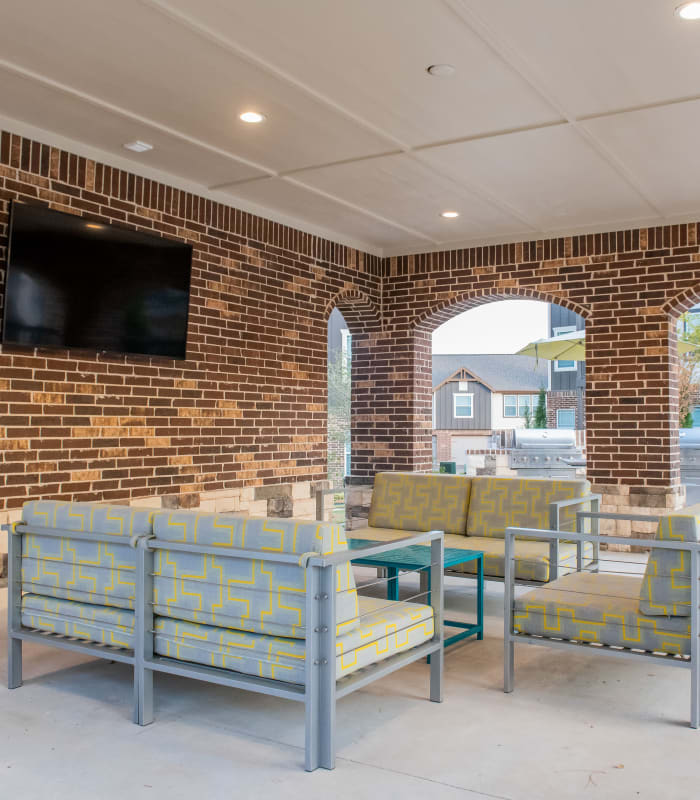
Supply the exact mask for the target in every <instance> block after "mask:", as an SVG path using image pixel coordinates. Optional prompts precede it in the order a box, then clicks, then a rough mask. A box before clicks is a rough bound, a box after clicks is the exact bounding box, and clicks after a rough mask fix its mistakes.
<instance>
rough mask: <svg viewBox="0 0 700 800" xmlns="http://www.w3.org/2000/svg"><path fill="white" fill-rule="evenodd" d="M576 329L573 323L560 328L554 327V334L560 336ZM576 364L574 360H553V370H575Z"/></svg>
mask: <svg viewBox="0 0 700 800" xmlns="http://www.w3.org/2000/svg"><path fill="white" fill-rule="evenodd" d="M575 330H576V326H575V325H564V326H562V327H561V328H555V329H554V335H555V336H561V335H562V334H563V333H573V332H574V331H575ZM577 369H578V365H577V363H576V362H575V361H555V362H554V371H555V372H576V370H577Z"/></svg>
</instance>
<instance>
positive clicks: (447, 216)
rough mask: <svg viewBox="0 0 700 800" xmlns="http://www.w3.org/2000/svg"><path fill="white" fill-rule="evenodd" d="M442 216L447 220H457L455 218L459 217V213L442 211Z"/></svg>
mask: <svg viewBox="0 0 700 800" xmlns="http://www.w3.org/2000/svg"><path fill="white" fill-rule="evenodd" d="M440 216H441V217H444V218H445V219H455V217H458V216H459V211H441V212H440Z"/></svg>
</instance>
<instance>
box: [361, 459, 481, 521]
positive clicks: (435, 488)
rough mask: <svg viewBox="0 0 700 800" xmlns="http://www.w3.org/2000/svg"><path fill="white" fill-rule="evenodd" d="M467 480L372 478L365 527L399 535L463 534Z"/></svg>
mask: <svg viewBox="0 0 700 800" xmlns="http://www.w3.org/2000/svg"><path fill="white" fill-rule="evenodd" d="M471 481H472V479H471V478H467V477H466V476H465V475H418V474H413V473H410V472H380V473H378V474H377V475H376V476H375V478H374V491H373V492H372V505H371V507H370V510H369V524H370V525H371V526H372V527H373V528H395V529H397V530H402V531H432V530H438V531H444V532H445V533H461V534H464V532H465V530H466V527H467V512H468V509H469V494H470V490H471Z"/></svg>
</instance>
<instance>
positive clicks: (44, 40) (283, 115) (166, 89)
mask: <svg viewBox="0 0 700 800" xmlns="http://www.w3.org/2000/svg"><path fill="white" fill-rule="evenodd" d="M0 53H2V57H3V58H4V59H7V60H8V61H10V62H13V63H14V64H18V65H20V66H22V67H25V68H27V69H30V70H32V71H34V72H37V73H40V74H41V75H43V76H49V77H50V78H51V79H52V80H54V81H57V82H59V83H62V84H68V85H70V86H71V87H74V88H75V89H77V90H79V91H81V92H85V93H88V94H90V95H92V96H95V97H97V98H100V99H101V100H103V101H105V102H108V103H112V104H116V105H118V106H120V107H122V108H125V109H128V110H130V111H132V112H134V113H136V114H139V115H141V116H143V117H147V118H149V119H153V120H156V121H157V122H159V123H161V124H163V125H167V126H169V127H171V128H175V129H177V130H178V131H181V132H183V133H185V134H187V135H188V136H191V137H195V138H197V139H203V140H205V141H207V142H208V143H209V144H211V145H213V146H215V147H218V148H221V149H224V150H226V151H230V152H234V153H236V154H237V155H239V156H241V157H243V158H246V159H249V160H251V161H253V162H255V163H256V164H259V165H263V166H266V167H270V168H272V169H273V170H275V171H279V170H287V169H293V168H300V167H305V166H308V165H310V164H319V163H328V162H331V161H338V160H342V159H347V158H356V157H358V156H364V155H369V154H374V153H383V152H387V151H389V150H391V149H392V148H393V145H392V144H391V143H390V142H388V141H387V140H385V139H384V138H382V137H380V136H379V135H377V134H376V133H373V132H371V131H368V130H367V129H366V128H364V127H362V126H361V125H359V124H357V123H355V122H354V121H352V120H350V119H348V118H347V117H346V116H344V115H343V114H341V113H339V112H337V111H336V110H334V109H332V108H329V107H328V106H327V105H325V104H323V103H321V102H319V101H318V100H316V99H315V98H314V97H312V96H310V95H309V94H308V93H307V92H304V91H301V90H299V89H297V88H295V87H294V86H292V85H291V84H289V83H285V82H282V81H280V80H279V79H277V78H275V77H273V76H271V75H270V74H269V73H267V72H265V71H263V70H261V69H260V68H258V67H256V66H254V65H252V64H250V63H249V62H248V61H246V60H245V59H243V58H241V57H239V56H238V55H236V54H234V53H231V52H229V51H227V50H226V49H223V48H222V47H220V46H217V45H215V44H213V43H212V41H211V40H209V39H206V38H203V37H202V36H201V35H199V34H197V33H194V32H193V31H191V30H189V29H188V28H186V27H184V26H182V25H180V24H178V23H176V22H174V21H173V20H172V19H170V18H169V17H167V16H164V15H163V14H161V13H159V12H157V11H155V10H153V9H152V8H150V7H149V6H148V5H146V4H145V3H143V2H138V0H119V2H118V3H114V2H109V0H62V2H60V3H56V2H54V0H32V2H31V3H27V2H25V1H24V0H3V3H2V25H0ZM251 107H253V108H255V109H257V110H260V111H261V112H263V113H264V114H266V115H267V121H266V122H265V123H264V124H263V125H248V124H246V123H243V122H241V121H240V120H239V119H238V115H239V113H240V112H242V111H244V110H246V109H249V108H251Z"/></svg>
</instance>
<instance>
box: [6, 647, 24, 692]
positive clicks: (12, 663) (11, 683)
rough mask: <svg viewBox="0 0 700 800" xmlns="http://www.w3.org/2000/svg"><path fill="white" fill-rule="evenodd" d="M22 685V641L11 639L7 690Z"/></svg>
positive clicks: (8, 655) (8, 654)
mask: <svg viewBox="0 0 700 800" xmlns="http://www.w3.org/2000/svg"><path fill="white" fill-rule="evenodd" d="M21 685H22V640H21V639H10V641H9V645H8V651H7V688H8V689H19V687H20V686H21Z"/></svg>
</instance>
